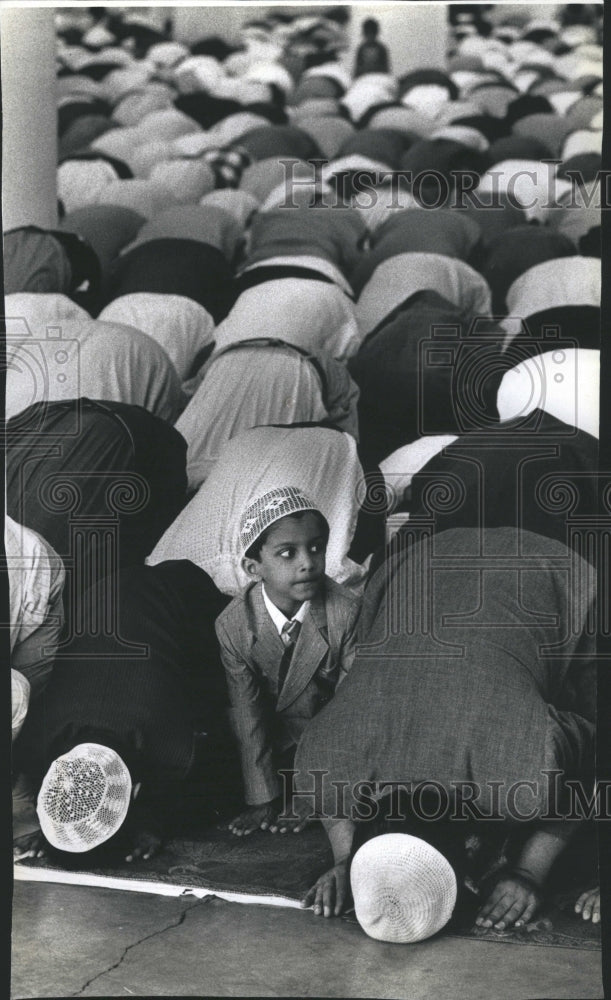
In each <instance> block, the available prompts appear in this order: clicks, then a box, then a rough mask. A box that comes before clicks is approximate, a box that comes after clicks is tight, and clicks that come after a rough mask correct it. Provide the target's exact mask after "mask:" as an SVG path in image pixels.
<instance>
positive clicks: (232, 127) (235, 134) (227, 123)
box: [206, 111, 269, 147]
mask: <svg viewBox="0 0 611 1000" xmlns="http://www.w3.org/2000/svg"><path fill="white" fill-rule="evenodd" d="M266 125H269V122H268V120H267V118H264V117H263V115H256V114H253V112H252V111H236V113H235V114H234V115H227V117H226V118H222V119H221V121H220V122H216V123H215V124H214V125H213V126H212V128H211V129H210V130H209V132H207V133H206V135H207V137H208V139H209V140H210V144H211V146H212V147H214V146H219V147H223V146H229V145H230V144H231V143H232V142H236V140H238V139H239V138H240V136H242V135H246V133H247V132H250V131H251V129H255V128H265V126H266Z"/></svg>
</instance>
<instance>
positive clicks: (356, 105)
mask: <svg viewBox="0 0 611 1000" xmlns="http://www.w3.org/2000/svg"><path fill="white" fill-rule="evenodd" d="M397 92H398V87H397V81H396V80H395V78H394V77H393V76H391V75H390V74H389V73H365V74H364V75H363V76H359V77H357V78H356V80H354V81H353V82H352V84H351V85H350V88H349V89H348V90H347V91H346V93H345V94H344V96H343V97H342V104H343V105H344V107H345V108H347V109H348V113H349V115H350V118H351V119H352V121H353V122H356V121H358V120H359V118H362V116H363V115H364V114H365V112H366V111H367V110H368V109H369V108H372V107H373V106H374V104H383V103H385V102H388V101H394V100H395V99H396V97H397Z"/></svg>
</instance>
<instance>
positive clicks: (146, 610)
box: [14, 561, 239, 864]
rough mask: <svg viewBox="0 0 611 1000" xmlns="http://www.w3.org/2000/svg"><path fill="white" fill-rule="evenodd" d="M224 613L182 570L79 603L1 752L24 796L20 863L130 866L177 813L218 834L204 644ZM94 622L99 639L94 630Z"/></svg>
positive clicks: (214, 711) (211, 693) (122, 582)
mask: <svg viewBox="0 0 611 1000" xmlns="http://www.w3.org/2000/svg"><path fill="white" fill-rule="evenodd" d="M226 604H227V598H226V597H224V596H223V595H222V594H221V593H219V591H218V590H217V589H216V587H215V586H214V584H213V583H212V581H211V580H210V578H209V577H208V576H207V575H206V573H204V572H203V571H202V570H201V569H199V568H198V567H196V566H194V565H193V564H192V563H190V562H187V561H179V562H166V563H164V564H163V565H159V566H154V567H148V566H132V567H129V568H127V569H124V570H122V571H121V572H120V573H119V574H118V575H117V576H116V577H112V578H107V579H105V580H102V581H99V582H98V583H97V584H96V585H95V586H93V587H92V588H91V589H90V590H88V591H87V592H86V593H84V594H80V595H79V605H80V614H81V617H82V621H83V622H84V624H85V627H84V628H83V629H82V630H81V631H80V633H79V634H78V635H75V636H74V639H73V644H72V647H71V650H70V653H71V655H70V656H66V657H64V658H62V657H59V658H58V659H57V661H56V664H55V666H56V672H55V674H54V676H53V677H52V678H51V680H50V682H49V684H48V686H47V688H46V689H45V691H44V692H43V695H42V696H41V698H40V699H39V701H38V702H36V703H35V704H34V705H33V706H31V708H30V711H29V713H28V717H27V718H26V723H25V724H24V727H23V730H22V731H21V734H20V736H19V739H18V740H17V741H16V743H15V757H16V760H17V763H18V766H19V767H20V768H21V769H22V770H23V772H24V773H25V774H26V775H27V776H28V778H29V780H31V782H32V788H33V794H32V795H31V796H30V802H29V811H30V816H29V823H30V828H29V831H28V832H27V833H24V834H23V835H22V837H21V838H20V839H19V841H16V842H14V849H15V851H16V852H18V853H19V855H20V856H22V857H23V856H28V854H29V853H38V854H39V852H40V851H42V852H44V853H47V852H49V849H50V848H53V849H55V850H57V851H60V852H69V853H82V852H85V851H93V850H94V848H96V847H99V846H101V845H102V844H106V846H107V848H112V849H113V850H114V852H115V856H117V855H118V857H119V858H122V859H123V860H125V861H127V862H131V861H135V860H136V859H137V858H138V857H140V856H142V857H144V858H147V857H151V856H152V855H153V854H154V853H155V852H156V851H157V850H158V849H159V848H160V846H161V844H162V843H163V841H164V839H165V837H166V836H167V834H168V833H170V832H172V831H170V830H168V825H169V823H170V822H171V821H170V817H172V822H175V823H176V824H178V823H179V821H180V818H181V816H182V818H183V819H184V815H185V812H187V811H188V809H189V807H191V808H192V810H195V812H196V813H197V812H199V813H200V814H201V815H200V820H201V821H202V822H204V823H205V822H208V823H210V822H211V821H217V822H218V819H219V813H220V812H222V811H224V809H225V808H226V803H228V802H229V803H230V802H232V801H233V800H234V799H235V801H236V802H237V795H238V794H239V792H238V789H239V769H238V768H237V766H236V763H237V762H234V757H235V755H234V750H233V747H232V740H231V737H230V733H229V729H228V727H227V725H226V723H225V708H226V702H227V694H226V686H225V679H224V676H223V668H222V666H221V663H220V658H219V652H218V645H217V642H216V636H215V633H214V621H215V619H216V617H217V616H218V614H219V613H220V612H221V611H222V609H223V608H224V607H225V605H226ZM100 616H105V617H106V618H107V619H108V620H109V621H111V623H112V627H111V628H109V629H100V628H99V626H96V621H97V622H99V620H100ZM234 775H235V777H234ZM221 776H222V780H220V777H221ZM36 794H37V795H38V798H37V803H36ZM35 804H36V808H35ZM234 807H235V806H233V808H234ZM22 811H23V812H25V810H22ZM36 812H37V816H36ZM37 819H38V822H37ZM25 821H26V817H25V816H24V817H23V823H24V825H25ZM115 835H118V836H115ZM39 856H40V854H39ZM98 856H100V855H99V853H98ZM61 857H62V863H64V864H66V863H68V858H67V856H66V854H65V853H63V854H62V855H61ZM93 857H96V855H95V854H94V855H93ZM106 857H107V858H108V855H106Z"/></svg>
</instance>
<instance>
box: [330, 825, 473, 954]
mask: <svg viewBox="0 0 611 1000" xmlns="http://www.w3.org/2000/svg"><path fill="white" fill-rule="evenodd" d="M350 884H351V887H352V895H353V898H354V910H355V913H356V918H357V920H358V922H359V924H360V925H361V927H362V928H363V930H364V931H365V933H366V934H368V935H369V937H372V938H375V939H376V940H377V941H389V942H391V943H396V944H410V943H413V942H415V941H423V940H424V939H425V938H428V937H431V935H432V934H436V933H437V932H438V931H440V930H441V928H442V927H444V926H445V925H446V924H447V922H448V920H449V919H450V917H451V915H452V911H453V909H454V905H455V903H456V893H457V886H456V876H455V874H454V870H453V869H452V866H451V865H450V863H449V862H448V861H447V860H446V858H444V856H443V855H442V854H440V853H439V851H438V850H436V848H434V847H432V846H431V845H430V844H428V843H427V842H426V841H425V840H421V839H420V838H419V837H412V836H410V835H409V834H406V833H387V834H384V835H383V836H381V837H374V838H373V839H372V840H369V841H367V843H366V844H363V846H362V847H361V848H359V850H358V851H357V852H356V854H355V856H354V859H353V861H352V866H351V869H350Z"/></svg>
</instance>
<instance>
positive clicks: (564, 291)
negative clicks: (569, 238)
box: [506, 255, 601, 317]
mask: <svg viewBox="0 0 611 1000" xmlns="http://www.w3.org/2000/svg"><path fill="white" fill-rule="evenodd" d="M600 296H601V270H600V260H599V259H598V258H597V257H581V256H577V255H576V256H575V257H560V258H558V259H554V260H546V261H544V262H543V263H542V264H537V265H536V266H535V267H531V268H529V270H528V271H525V272H524V274H521V275H520V277H519V278H516V280H515V281H514V282H513V284H512V285H511V286H510V288H509V291H508V292H507V296H506V302H507V311H508V313H509V314H510V315H512V316H523V317H524V316H534V315H535V313H538V312H543V310H544V309H553V308H557V307H559V306H600Z"/></svg>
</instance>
